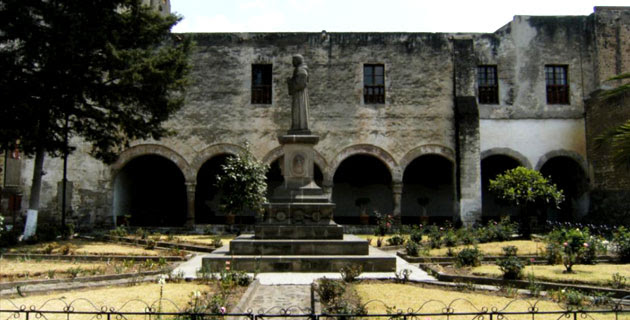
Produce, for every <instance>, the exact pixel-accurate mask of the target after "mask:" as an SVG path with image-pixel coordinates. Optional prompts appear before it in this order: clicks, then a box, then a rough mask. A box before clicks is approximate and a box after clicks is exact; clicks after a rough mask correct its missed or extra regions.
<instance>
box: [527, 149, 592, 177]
mask: <svg viewBox="0 0 630 320" xmlns="http://www.w3.org/2000/svg"><path fill="white" fill-rule="evenodd" d="M555 157H567V158H571V159H573V160H574V161H575V162H577V164H579V165H580V167H581V168H582V170H584V174H585V175H586V176H587V177H588V176H589V175H588V170H587V168H588V165H587V164H586V160H584V157H582V155H581V154H579V153H577V152H575V151H571V150H554V151H550V152H547V153H545V154H544V155H543V156H542V157H540V158H539V159H538V163H536V168H535V169H536V170H537V171H540V169H541V168H542V167H543V166H544V165H545V163H547V161H549V160H550V159H552V158H555Z"/></svg>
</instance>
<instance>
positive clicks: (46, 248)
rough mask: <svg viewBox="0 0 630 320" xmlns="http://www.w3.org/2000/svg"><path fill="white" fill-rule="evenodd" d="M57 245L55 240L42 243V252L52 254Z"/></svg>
mask: <svg viewBox="0 0 630 320" xmlns="http://www.w3.org/2000/svg"><path fill="white" fill-rule="evenodd" d="M58 247H59V244H58V243H57V242H49V243H47V244H46V245H44V248H43V249H42V253H43V254H52V253H53V251H55V249H57V248H58Z"/></svg>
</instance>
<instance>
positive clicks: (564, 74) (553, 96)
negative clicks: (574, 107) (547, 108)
mask: <svg viewBox="0 0 630 320" xmlns="http://www.w3.org/2000/svg"><path fill="white" fill-rule="evenodd" d="M558 71H560V72H558ZM544 73H545V96H546V98H547V104H571V99H570V91H569V90H570V87H569V66H568V65H563V64H546V65H545V69H544ZM550 75H551V77H549V76H550ZM550 80H551V81H550ZM562 81H564V83H562ZM558 82H560V83H558Z"/></svg>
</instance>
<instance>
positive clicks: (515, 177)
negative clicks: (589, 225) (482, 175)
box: [490, 167, 564, 236]
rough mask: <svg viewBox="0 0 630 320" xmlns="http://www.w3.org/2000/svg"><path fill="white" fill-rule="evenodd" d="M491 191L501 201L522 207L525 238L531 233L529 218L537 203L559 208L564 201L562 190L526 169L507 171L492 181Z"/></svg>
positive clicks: (534, 171) (539, 174) (536, 172)
mask: <svg viewBox="0 0 630 320" xmlns="http://www.w3.org/2000/svg"><path fill="white" fill-rule="evenodd" d="M490 191H492V192H494V193H495V194H496V195H497V196H498V197H499V198H501V199H504V200H507V201H510V202H512V203H514V204H516V205H517V206H521V205H522V208H523V212H522V214H521V219H522V221H521V229H522V232H523V234H524V235H525V236H529V234H530V233H531V226H530V221H529V217H530V215H531V214H532V211H534V210H535V205H536V204H537V203H544V204H549V203H553V204H554V205H555V206H556V207H558V206H559V205H560V203H562V201H564V195H563V193H562V190H560V189H558V188H557V187H556V185H555V184H553V183H551V182H550V181H549V180H548V179H546V178H545V177H543V175H542V174H541V173H540V172H538V171H536V170H532V169H527V168H525V167H516V168H514V169H510V170H507V171H505V172H504V173H503V174H499V175H497V176H496V178H495V179H494V180H492V179H491V180H490Z"/></svg>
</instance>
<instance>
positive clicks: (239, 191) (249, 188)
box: [217, 143, 268, 215]
mask: <svg viewBox="0 0 630 320" xmlns="http://www.w3.org/2000/svg"><path fill="white" fill-rule="evenodd" d="M267 169H268V166H267V165H265V164H263V163H262V162H260V161H258V160H256V158H255V157H254V155H252V153H251V152H250V151H249V144H248V143H246V144H245V152H243V153H242V154H240V155H235V156H231V157H228V158H227V159H226V161H225V164H224V165H222V166H221V171H222V172H221V173H220V174H218V175H217V188H218V189H219V190H221V191H223V192H222V193H221V195H222V196H221V198H220V199H219V203H220V207H221V210H222V211H223V212H225V213H226V214H228V215H230V214H231V215H234V214H237V213H240V212H241V211H242V210H243V209H244V208H250V209H252V210H254V211H257V212H258V211H260V210H262V204H263V203H264V202H265V201H266V198H265V195H266V194H267V178H266V173H267Z"/></svg>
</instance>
